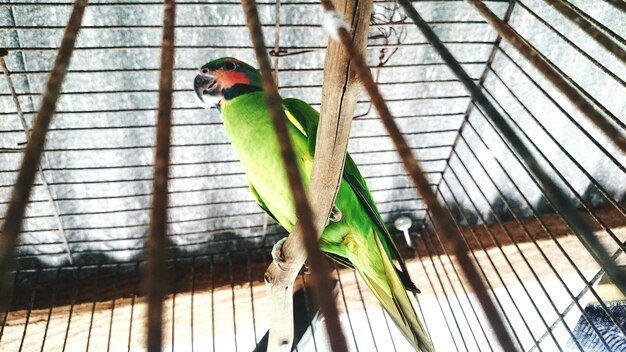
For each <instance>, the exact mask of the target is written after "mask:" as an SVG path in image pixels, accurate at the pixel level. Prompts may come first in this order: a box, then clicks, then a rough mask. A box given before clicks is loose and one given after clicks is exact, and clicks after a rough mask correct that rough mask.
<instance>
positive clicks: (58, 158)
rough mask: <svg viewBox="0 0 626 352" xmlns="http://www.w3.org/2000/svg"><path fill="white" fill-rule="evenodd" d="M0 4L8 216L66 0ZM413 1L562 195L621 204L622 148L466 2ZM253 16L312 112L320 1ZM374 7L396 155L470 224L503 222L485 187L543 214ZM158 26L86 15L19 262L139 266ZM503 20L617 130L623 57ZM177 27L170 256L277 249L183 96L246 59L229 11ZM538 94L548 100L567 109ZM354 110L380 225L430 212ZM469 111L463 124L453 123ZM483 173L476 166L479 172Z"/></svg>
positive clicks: (379, 71)
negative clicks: (230, 62)
mask: <svg viewBox="0 0 626 352" xmlns="http://www.w3.org/2000/svg"><path fill="white" fill-rule="evenodd" d="M0 2H1V3H3V4H4V5H6V6H1V7H0V47H6V48H8V50H9V55H8V56H7V57H6V58H5V59H6V61H7V66H8V68H9V70H10V71H11V75H10V79H11V81H12V83H13V85H14V86H15V89H16V90H17V94H18V99H17V102H18V103H19V106H20V107H21V109H22V110H23V111H24V115H23V118H24V121H22V119H21V117H20V116H19V115H18V114H17V112H16V111H17V109H16V102H15V101H14V99H12V97H11V95H10V91H9V88H8V80H7V77H6V76H4V75H3V77H1V78H0V214H3V213H4V211H5V209H6V205H7V201H8V199H9V195H10V191H11V186H12V183H13V182H14V179H15V177H16V174H17V173H16V170H18V168H19V162H20V160H21V149H22V148H23V145H24V143H25V141H26V134H25V133H24V129H23V122H24V123H25V124H26V125H27V126H30V125H31V124H32V119H33V117H34V114H35V111H36V109H37V106H38V104H39V99H40V95H41V92H42V90H43V86H44V84H45V80H46V77H47V74H48V70H49V69H50V67H51V65H52V62H53V60H54V55H55V49H56V48H57V47H58V45H59V42H60V38H61V35H62V32H63V28H64V26H65V23H66V21H67V18H68V16H69V11H70V9H71V4H70V2H68V1H46V2H40V1H10V0H0ZM573 3H575V4H577V6H580V7H581V8H583V9H584V10H585V11H588V12H589V13H590V14H591V15H592V16H594V18H596V19H597V20H599V21H601V22H602V23H603V24H605V25H606V26H608V27H609V28H610V29H611V30H612V31H614V32H615V33H617V34H619V35H621V36H622V37H624V36H625V35H626V21H625V20H624V16H623V14H620V13H619V12H618V11H615V10H614V9H612V8H611V7H610V5H608V4H607V3H604V2H601V1H586V0H585V1H583V0H577V1H573ZM488 5H489V6H490V8H492V10H493V11H494V12H496V13H497V14H498V15H499V16H500V17H503V16H504V14H505V13H506V11H507V8H508V7H509V6H510V4H509V3H508V2H506V1H504V2H503V1H490V2H488ZM415 6H416V8H417V9H418V11H419V12H420V13H421V14H422V16H423V17H425V19H426V20H427V21H429V22H430V24H431V26H432V27H433V28H434V30H435V32H436V33H437V34H438V35H439V36H440V37H441V39H442V40H443V41H444V42H445V43H446V44H447V46H448V48H449V49H450V50H451V51H452V53H453V54H454V56H455V57H456V58H457V60H459V61H460V62H461V63H462V64H463V67H464V68H465V69H466V70H467V71H468V73H469V74H470V76H471V77H472V78H474V79H476V80H477V81H478V80H479V79H480V77H481V75H483V73H485V76H486V80H485V81H484V87H485V89H486V91H487V92H488V95H489V96H491V97H492V98H493V99H494V100H495V101H497V103H498V104H497V105H496V106H497V107H499V108H500V109H501V111H502V112H503V113H504V115H505V117H507V118H508V119H509V121H511V122H513V123H514V124H515V125H517V126H519V128H518V127H516V128H518V129H517V132H518V133H520V135H522V136H524V135H527V136H528V137H529V138H528V139H527V141H529V140H531V141H532V144H531V143H530V142H529V144H528V145H529V146H530V147H531V149H533V151H535V153H536V154H537V155H538V157H539V158H540V160H541V162H542V163H543V164H544V166H545V167H546V169H547V170H549V173H550V175H551V176H552V177H553V178H554V179H555V180H557V181H558V182H559V183H560V184H561V186H562V187H563V189H565V190H566V191H567V192H568V194H569V195H570V197H571V198H572V199H573V200H574V201H578V200H577V194H579V195H580V197H581V199H584V200H586V201H588V202H589V204H591V205H594V206H595V205H599V204H603V203H606V202H607V199H606V198H605V197H604V196H603V195H602V192H604V193H606V194H607V195H609V196H610V197H611V198H612V199H614V200H616V201H620V200H622V199H623V198H624V194H625V187H624V185H625V184H626V175H625V173H624V171H623V166H621V165H624V164H625V163H626V160H625V158H624V156H623V155H622V154H620V153H619V152H617V151H616V148H614V146H613V145H612V144H611V143H610V142H609V141H607V139H606V138H605V137H604V136H603V135H602V134H601V133H600V132H599V131H598V130H597V129H595V127H593V126H591V125H590V123H589V122H588V121H587V119H586V118H585V117H584V116H582V115H581V114H580V113H578V112H577V111H576V109H575V108H574V107H572V105H571V104H570V103H569V102H568V101H567V100H566V99H565V98H564V97H562V96H561V95H560V94H559V93H558V92H556V91H555V89H554V88H553V87H552V86H551V85H550V84H549V83H547V82H546V81H545V80H544V79H543V78H542V76H541V74H540V73H538V72H537V71H536V70H535V69H534V68H532V67H531V66H530V65H529V64H528V63H527V62H526V61H525V60H524V59H523V58H522V57H521V56H520V55H519V54H518V53H517V52H516V51H515V49H513V48H511V47H510V46H509V45H508V44H506V43H505V42H502V43H501V44H500V45H498V46H497V47H496V46H494V43H495V42H496V39H497V33H496V32H495V31H494V30H493V29H492V28H491V27H490V26H489V25H488V24H487V23H486V22H485V21H484V20H483V19H482V17H480V15H479V14H478V13H477V12H476V11H475V10H474V9H473V8H472V7H471V6H470V5H468V4H467V3H466V2H463V1H419V2H416V3H415ZM259 10H260V14H261V18H262V22H263V23H264V24H265V26H264V30H265V35H266V41H267V44H268V47H270V48H271V49H273V51H272V52H273V53H274V54H276V53H278V55H279V56H280V57H276V58H275V60H274V65H275V67H276V69H277V71H278V82H279V85H280V92H281V94H282V95H283V97H297V98H300V99H303V100H305V101H307V102H309V103H311V104H312V105H313V106H314V107H319V103H320V99H321V91H320V90H321V83H322V82H321V80H322V72H321V68H322V67H323V60H324V47H325V45H326V41H327V38H326V36H325V35H324V33H323V31H322V29H321V28H320V27H319V26H318V24H319V23H320V19H321V14H322V10H321V7H320V6H319V4H317V3H316V2H310V1H288V2H287V1H285V2H282V3H281V4H280V5H277V4H276V3H274V2H265V1H260V2H259ZM374 12H375V14H374V16H373V18H372V26H371V29H370V40H369V46H368V50H367V54H368V57H369V62H370V65H371V66H372V68H373V70H374V73H375V77H377V80H378V82H379V84H380V86H381V89H382V91H383V94H384V96H385V97H386V99H387V101H388V104H389V106H390V108H391V111H392V113H393V114H394V115H395V116H396V117H397V121H398V124H399V126H400V128H401V130H402V131H403V133H404V134H405V137H406V138H407V141H408V142H409V145H410V146H411V147H412V148H413V151H414V154H415V156H416V158H417V159H419V160H420V161H421V163H422V165H423V167H424V169H425V170H426V171H427V172H428V177H429V179H430V180H431V182H432V184H433V186H434V187H438V189H439V190H440V191H441V193H440V195H441V196H442V199H444V200H445V201H446V202H447V203H448V204H449V205H450V207H451V208H453V209H463V210H464V211H465V212H466V213H467V214H469V215H468V219H467V222H469V223H476V222H481V221H487V222H489V221H492V220H493V219H491V218H490V217H491V215H490V214H491V212H490V207H495V208H496V210H497V212H498V213H500V214H501V215H502V216H503V217H505V218H508V217H510V216H509V215H508V213H507V210H506V209H505V207H504V206H503V205H502V202H501V201H498V199H500V198H499V194H498V191H500V192H502V193H503V194H504V195H505V196H506V197H507V199H509V200H510V202H511V204H513V206H514V207H515V208H516V209H518V210H520V211H521V212H522V213H524V214H526V215H528V214H530V208H529V205H528V204H527V203H525V202H523V198H522V197H521V194H523V195H524V197H526V198H527V199H528V201H529V203H530V204H532V206H533V207H537V208H538V209H539V210H540V211H550V210H551V209H550V208H549V207H548V206H547V205H546V202H545V200H544V199H543V197H542V194H541V191H540V189H539V188H538V187H537V186H536V185H535V184H534V182H533V180H532V179H530V178H529V177H528V176H527V175H526V173H525V172H524V171H523V169H522V165H521V164H520V163H518V161H517V160H516V158H515V157H514V155H513V154H512V153H511V152H510V151H509V150H508V149H507V147H506V146H505V144H504V143H503V141H502V140H501V139H500V137H499V134H498V133H497V132H495V131H494V130H493V129H492V128H491V127H490V125H489V123H487V122H486V121H485V119H484V117H483V116H482V115H481V113H480V112H479V111H478V109H476V108H470V107H471V106H472V105H471V103H470V98H469V95H468V93H467V92H466V91H465V89H464V88H463V87H462V85H461V84H460V83H459V82H458V81H457V80H456V79H455V77H454V76H453V75H452V73H451V72H450V71H449V70H448V68H447V67H446V66H445V65H444V64H443V63H442V61H441V59H440V58H439V56H438V55H437V54H436V52H435V51H434V50H433V49H432V48H431V47H430V46H429V45H428V44H427V43H426V42H425V40H424V38H423V37H422V35H421V34H420V33H419V31H417V29H416V28H415V27H414V26H413V25H412V24H411V23H410V21H409V20H407V19H406V18H405V17H404V16H403V15H402V13H401V11H399V10H397V9H396V8H395V7H394V3H393V2H386V1H377V2H376V3H375V7H374ZM534 13H539V14H541V18H543V19H544V20H545V21H547V23H548V25H550V26H553V27H554V28H555V29H556V30H558V31H559V33H562V35H563V36H564V37H566V38H568V39H569V40H571V41H573V42H574V43H575V45H577V46H579V47H580V48H581V50H583V51H584V52H585V54H581V53H580V52H579V51H577V50H575V49H573V48H572V46H571V45H569V44H568V43H566V42H565V41H563V40H562V39H561V38H559V37H558V34H556V32H554V31H552V30H551V29H550V28H548V27H546V24H544V23H542V22H541V21H540V20H538V19H537V18H536V17H535V16H534V15H533V14H534ZM161 22H162V5H161V4H160V3H158V2H155V1H130V0H129V1H123V2H121V1H102V0H100V1H92V3H91V4H90V5H89V6H88V8H87V10H86V13H85V18H84V21H83V29H82V30H81V33H80V36H79V38H78V42H77V49H76V51H75V52H74V55H73V58H72V63H71V66H70V71H69V73H68V75H67V78H66V81H65V84H64V86H63V95H62V97H61V99H60V101H59V104H58V107H57V110H58V113H57V115H56V116H55V119H54V121H53V123H52V126H51V129H50V132H49V134H48V140H47V145H46V151H45V155H44V160H43V162H42V168H43V177H44V178H45V181H47V184H48V186H47V187H46V185H45V184H44V183H43V182H42V181H43V180H42V175H39V176H38V179H37V181H36V183H37V185H36V186H35V188H34V191H33V194H32V197H31V203H30V205H29V207H28V210H27V220H26V221H25V224H24V233H23V235H22V237H21V240H20V247H19V249H18V258H19V265H20V266H21V267H30V266H40V265H44V266H53V265H60V264H67V263H68V262H69V260H68V258H69V255H68V248H67V246H66V245H65V243H64V239H63V237H64V236H65V237H66V238H67V243H69V251H70V252H71V256H72V258H73V260H74V262H77V263H92V262H111V261H130V260H137V259H140V258H142V249H143V248H144V246H145V243H144V241H145V236H146V234H147V224H148V223H149V206H150V194H151V176H152V167H151V164H152V160H153V153H152V147H153V144H154V134H155V128H154V125H155V113H156V99H157V85H158V67H159V57H160V40H161V28H160V26H161ZM277 22H278V23H279V24H278V25H276V23H277ZM510 23H511V25H512V26H513V28H515V29H516V30H517V31H518V32H519V33H521V34H522V35H524V36H525V37H526V38H527V39H528V40H529V41H530V42H531V43H532V44H533V45H534V46H536V47H537V49H538V50H540V51H541V52H542V53H544V54H545V55H546V56H547V57H548V58H549V59H550V60H552V61H553V62H554V63H555V64H556V65H557V66H558V67H559V68H561V69H562V70H563V72H564V73H565V74H566V75H568V76H569V77H571V78H572V80H574V81H575V82H576V83H577V84H579V85H580V86H581V87H582V88H583V89H584V90H585V91H586V92H588V93H589V95H590V96H592V97H593V98H594V99H596V100H597V101H598V103H599V104H601V105H602V106H603V107H604V108H605V109H606V110H607V111H608V113H609V114H612V115H614V116H615V117H616V119H619V120H621V121H624V120H625V116H626V99H624V96H626V89H625V88H624V84H623V80H624V79H626V66H624V65H623V64H622V63H620V62H619V60H618V59H616V58H614V57H613V56H612V55H611V54H610V53H608V52H607V51H606V50H604V49H603V48H602V47H599V46H598V45H597V44H595V42H593V41H592V40H590V38H589V37H588V36H586V35H585V34H584V33H583V32H582V31H580V30H579V29H578V28H577V27H576V26H574V25H573V24H572V23H570V22H567V21H566V20H565V19H563V18H562V17H560V16H558V14H557V13H556V12H555V11H554V10H553V9H552V8H550V7H549V6H547V5H546V4H545V2H543V1H540V0H524V1H523V2H518V3H517V4H516V5H515V6H514V7H513V9H512V13H511V17H510ZM176 24H177V30H176V67H175V68H176V70H175V82H174V85H175V94H174V107H175V109H174V116H173V122H174V129H173V140H172V146H173V147H172V169H171V175H172V179H171V181H170V190H171V201H170V202H171V209H170V212H169V217H170V218H169V235H170V236H169V239H170V241H171V243H172V251H173V253H174V254H176V255H179V256H184V255H196V254H204V253H221V252H224V251H226V250H237V249H244V248H248V247H258V246H260V245H262V244H263V243H265V244H272V243H273V242H274V241H275V240H276V239H277V238H278V237H279V236H282V235H283V231H282V230H281V229H279V228H278V227H276V226H275V225H272V224H271V220H269V222H270V223H269V226H266V221H267V218H266V217H265V216H264V214H263V213H262V211H261V209H260V208H259V207H258V206H257V205H256V204H255V202H254V201H253V199H252V197H251V196H250V194H249V192H248V189H247V181H246V179H245V176H244V175H243V173H242V169H241V166H240V165H239V163H238V161H237V159H236V156H235V155H234V152H233V150H232V148H231V147H230V145H229V144H228V140H227V138H226V135H225V133H224V130H223V128H222V126H221V122H220V117H219V114H218V112H217V111H215V110H211V111H207V110H203V109H201V108H199V107H198V106H197V104H196V102H195V100H194V94H193V90H192V89H193V88H192V81H193V78H194V76H195V74H196V71H197V68H198V67H200V66H201V65H202V64H204V63H205V62H207V61H209V60H211V59H214V58H217V57H221V56H235V57H238V58H240V59H242V60H244V61H248V62H250V63H254V57H253V52H252V50H251V48H250V45H251V44H250V41H249V38H248V32H247V29H246V28H245V20H244V16H243V12H242V9H241V7H240V5H239V3H238V2H236V1H231V0H226V1H219V2H217V1H185V2H180V4H179V5H178V7H177V19H176ZM492 52H493V53H495V54H494V55H491V54H492ZM274 56H276V55H274ZM490 57H491V59H490ZM594 60H595V62H597V63H599V64H600V66H602V67H599V66H598V65H597V64H595V63H594V62H593V61H594ZM607 71H608V72H610V74H609V73H607ZM541 89H544V90H546V91H547V92H548V93H549V94H550V96H551V97H554V98H553V99H554V101H555V102H557V103H558V106H560V107H562V110H559V108H558V106H557V105H556V104H555V103H554V102H552V101H551V100H550V98H548V97H547V96H546V95H544V94H543V93H542V91H541ZM357 115H358V118H356V120H355V122H354V124H353V130H352V135H351V137H352V139H351V142H350V146H349V151H350V153H351V154H352V156H353V157H354V159H355V161H356V162H357V164H358V165H359V166H360V169H361V171H362V173H363V175H364V176H365V178H366V179H367V182H368V184H369V187H370V189H371V191H372V193H373V196H374V199H375V200H376V201H377V202H378V205H379V209H380V211H381V213H382V215H383V218H384V219H385V220H386V221H388V222H389V223H391V222H393V220H394V219H395V218H397V217H398V216H400V215H407V216H410V217H412V218H413V219H414V221H415V222H416V223H417V224H420V223H421V222H423V221H424V219H425V216H426V212H425V206H424V204H423V203H422V202H421V200H420V199H419V197H418V195H417V194H416V193H415V192H414V191H413V190H412V189H411V185H410V182H409V181H408V179H407V178H406V176H405V172H404V170H403V168H402V165H401V164H400V163H399V161H398V158H397V156H396V155H395V152H394V148H393V145H392V144H391V141H390V140H389V139H388V138H387V137H386V135H385V131H384V129H383V128H382V125H381V124H380V122H379V121H378V120H377V117H376V114H375V113H374V112H373V111H372V109H370V106H369V103H368V99H367V97H366V96H365V95H363V96H362V101H361V102H360V103H359V106H358V107H357ZM466 115H467V117H468V119H467V122H465V123H463V121H464V116H466ZM573 121H574V122H575V123H573ZM576 124H579V125H580V126H581V128H582V129H579V128H578V127H577V126H576ZM544 128H545V129H546V130H547V131H548V132H546V130H544ZM459 131H460V132H459ZM583 131H584V133H588V134H589V135H590V136H591V137H592V138H593V139H594V140H596V141H597V142H596V143H593V141H592V140H591V139H590V138H589V137H587V136H585V134H584V133H583ZM453 146H455V149H454V151H453ZM535 148H536V149H535ZM540 153H542V154H543V155H545V157H546V158H547V159H546V160H548V161H549V163H552V164H554V165H555V166H556V168H557V169H558V170H559V172H560V174H557V173H556V172H555V171H553V170H552V168H551V166H550V164H549V163H548V161H546V160H544V159H542V156H541V154H540ZM611 155H612V157H610V156H611ZM579 166H580V167H579ZM620 166H621V168H620ZM483 168H486V169H488V170H489V172H490V175H489V176H488V175H487V174H486V173H485V172H484V169H483ZM505 171H506V172H505ZM507 174H508V175H507ZM586 174H588V175H589V176H587V175H586ZM509 176H510V178H509ZM490 177H491V179H493V182H491V181H490ZM561 177H562V178H561ZM512 179H513V180H514V181H515V182H513V181H512ZM474 182H475V183H474ZM594 183H595V184H594ZM461 184H462V185H464V187H467V189H466V191H467V192H468V194H470V195H472V197H471V198H470V197H462V196H459V197H458V201H457V199H455V198H454V197H452V195H455V196H456V195H459V194H460V193H459V192H461V191H460V189H461ZM569 185H571V189H570V188H568V187H569ZM597 185H600V186H601V189H602V190H600V188H598V187H597ZM520 192H521V193H520ZM574 192H576V193H574ZM50 198H52V201H51V200H50ZM0 216H2V215H0ZM0 221H2V220H1V219H0Z"/></svg>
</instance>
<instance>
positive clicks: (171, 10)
mask: <svg viewBox="0 0 626 352" xmlns="http://www.w3.org/2000/svg"><path fill="white" fill-rule="evenodd" d="M175 17H176V2H175V0H165V2H164V6H163V42H162V43H161V67H160V71H161V77H160V81H159V107H158V112H157V135H156V149H155V153H154V182H153V188H154V191H153V196H152V210H151V214H150V231H149V232H150V235H149V239H148V251H147V260H148V263H147V268H146V269H147V270H146V282H147V298H148V319H147V329H148V334H147V341H146V346H147V348H148V352H160V351H161V345H162V339H163V299H164V296H165V286H166V282H167V279H166V277H167V273H166V272H167V267H166V265H165V258H166V256H167V254H166V251H167V241H166V236H167V205H168V198H169V197H168V191H167V184H168V178H169V160H170V134H171V125H172V92H173V90H172V84H173V69H174V26H175Z"/></svg>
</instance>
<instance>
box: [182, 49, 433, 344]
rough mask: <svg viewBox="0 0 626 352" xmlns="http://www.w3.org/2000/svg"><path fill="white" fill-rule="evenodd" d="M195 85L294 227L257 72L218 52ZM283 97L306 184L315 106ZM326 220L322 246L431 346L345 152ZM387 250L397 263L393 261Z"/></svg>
mask: <svg viewBox="0 0 626 352" xmlns="http://www.w3.org/2000/svg"><path fill="white" fill-rule="evenodd" d="M194 88H195V92H196V96H197V97H198V99H199V100H200V103H201V104H202V105H203V106H205V107H206V108H211V107H216V108H217V109H219V110H220V111H221V114H222V120H223V123H224V127H225V128H226V133H227V134H228V138H229V140H230V143H231V144H232V145H233V147H234V148H235V151H236V153H237V154H238V156H239V158H240V160H241V163H242V165H243V168H244V170H245V173H246V176H247V177H248V181H249V185H250V191H251V193H252V195H253V196H254V197H255V198H256V200H257V202H258V203H259V205H260V206H261V208H263V210H265V212H267V214H269V215H270V216H271V217H272V218H273V219H274V220H276V221H277V222H278V223H279V224H280V225H281V226H282V227H284V228H285V230H287V231H291V230H292V229H293V227H294V224H295V223H296V212H295V206H294V202H293V199H292V195H291V189H290V187H289V183H288V180H287V175H286V173H285V171H284V166H283V160H282V158H281V154H280V147H279V144H278V140H277V138H276V135H275V131H274V128H273V125H272V121H271V117H270V115H269V112H268V108H267V105H266V101H265V96H264V93H263V89H262V86H261V77H260V74H259V72H258V71H257V70H256V69H255V68H254V67H252V66H250V65H248V64H246V63H245V62H242V61H240V60H237V59H234V58H220V59H216V60H213V61H211V62H209V63H207V64H205V65H204V66H202V67H201V69H200V73H199V74H198V75H197V76H196V78H195V80H194ZM282 105H283V109H284V111H285V115H286V116H287V119H288V121H287V129H288V132H289V136H290V137H291V142H292V146H293V149H294V152H295V155H296V159H297V165H298V168H299V171H300V175H301V180H302V182H303V184H304V185H305V188H306V187H308V184H309V176H310V175H311V168H312V166H313V155H314V152H315V138H316V133H317V126H318V120H319V113H318V112H317V111H316V110H315V109H313V108H312V107H311V106H309V105H308V104H307V103H305V102H303V101H301V100H298V99H284V100H283V101H282ZM330 220H331V221H330V222H329V224H328V225H327V226H326V228H325V229H324V231H323V232H322V235H321V239H320V247H321V249H322V251H323V252H324V253H325V254H327V255H328V256H329V257H331V258H333V259H334V260H336V261H337V262H339V263H341V264H343V265H346V266H348V267H351V268H354V269H355V270H356V271H357V272H358V273H359V274H360V276H361V277H362V278H363V280H364V281H365V282H366V283H367V286H368V287H369V288H370V289H371V290H372V292H373V293H374V295H375V296H376V297H377V298H378V300H379V301H380V304H381V305H382V306H383V307H384V309H385V310H386V311H387V313H388V314H389V316H390V317H391V318H392V319H393V321H394V322H395V324H396V325H397V326H398V328H399V329H400V331H401V332H402V334H403V335H404V336H405V337H406V338H407V340H408V341H409V342H410V343H411V345H412V346H414V348H415V349H416V350H418V351H432V350H433V347H432V344H431V342H430V340H429V339H428V337H427V335H426V333H425V332H424V329H423V328H422V326H421V324H420V322H419V320H418V318H417V315H416V314H415V310H414V309H413V306H412V305H411V302H410V300H409V297H408V295H407V292H406V291H407V289H408V290H412V291H417V288H415V286H414V285H413V283H412V282H411V280H410V278H409V276H408V274H407V271H406V267H405V265H404V263H403V261H402V258H401V257H400V254H399V252H398V249H397V247H396V245H395V243H394V242H393V239H392V236H391V234H390V233H389V231H388V230H387V228H386V226H385V224H384V222H383V220H382V218H381V216H380V214H379V212H378V210H377V208H376V205H375V204H374V200H373V199H372V196H371V194H370V192H369V190H368V189H367V185H366V184H365V180H364V179H363V177H362V176H361V174H360V172H359V169H358V168H357V166H356V164H355V163H354V161H353V160H352V158H351V157H350V155H347V156H346V162H345V168H344V173H343V177H342V181H341V185H340V187H339V192H338V194H337V198H336V200H335V206H334V207H333V212H332V213H331V216H330ZM392 254H393V256H394V257H395V258H396V260H398V261H399V263H400V265H401V268H402V271H400V270H398V269H397V268H396V266H395V265H394V262H393V260H392Z"/></svg>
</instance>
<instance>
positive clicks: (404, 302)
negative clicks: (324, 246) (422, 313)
mask: <svg viewBox="0 0 626 352" xmlns="http://www.w3.org/2000/svg"><path fill="white" fill-rule="evenodd" d="M374 238H375V239H376V244H377V246H378V249H379V251H380V253H385V252H384V250H383V247H382V244H381V243H380V240H379V239H378V236H374ZM346 254H348V256H350V253H346ZM381 257H382V259H383V260H382V262H383V266H384V269H385V276H386V278H387V280H386V281H387V282H388V284H389V286H388V287H382V286H381V284H380V283H379V280H376V279H374V278H372V277H370V276H369V275H368V274H367V272H365V271H362V270H359V268H358V267H359V266H358V265H356V270H357V271H358V272H359V274H360V275H361V277H362V278H363V280H364V281H365V283H366V284H367V286H368V287H369V288H370V289H371V290H372V292H373V293H374V295H375V296H376V298H378V300H379V301H380V304H381V305H382V306H383V308H384V309H385V311H386V312H387V313H388V314H389V316H390V317H391V319H392V320H393V321H394V322H395V324H396V326H398V328H399V329H400V331H401V332H402V334H403V335H404V336H405V337H406V339H407V340H408V341H409V342H410V343H411V345H413V347H414V348H415V349H416V350H417V351H420V352H431V351H434V349H433V347H432V344H431V342H430V339H429V338H428V336H427V335H426V332H425V331H424V328H423V327H422V324H421V323H420V322H419V320H418V318H417V315H416V313H415V310H414V309H413V305H412V304H411V301H410V300H409V296H408V295H407V292H406V288H405V287H404V284H403V283H402V280H401V279H400V277H399V276H398V273H397V272H396V268H395V266H394V265H393V262H392V261H391V260H390V259H389V258H388V257H387V256H386V255H384V254H383V255H382V256H381ZM353 263H354V261H353Z"/></svg>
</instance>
